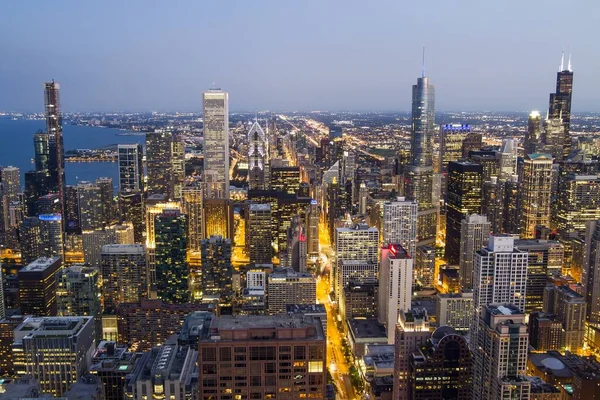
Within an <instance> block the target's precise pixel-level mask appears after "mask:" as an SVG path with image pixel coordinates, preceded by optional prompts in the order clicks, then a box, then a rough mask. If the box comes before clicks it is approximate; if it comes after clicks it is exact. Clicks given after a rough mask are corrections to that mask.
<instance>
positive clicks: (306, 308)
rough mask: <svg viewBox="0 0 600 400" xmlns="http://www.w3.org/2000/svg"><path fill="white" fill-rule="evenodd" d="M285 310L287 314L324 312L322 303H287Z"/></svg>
mask: <svg viewBox="0 0 600 400" xmlns="http://www.w3.org/2000/svg"><path fill="white" fill-rule="evenodd" d="M285 312H287V313H288V314H307V315H309V314H325V313H326V311H325V305H324V304H287V305H286V306H285Z"/></svg>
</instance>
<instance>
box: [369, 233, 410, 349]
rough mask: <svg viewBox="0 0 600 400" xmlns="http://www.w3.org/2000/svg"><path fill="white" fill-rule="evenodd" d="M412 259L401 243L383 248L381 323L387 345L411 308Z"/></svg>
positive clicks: (391, 341) (380, 295) (380, 283)
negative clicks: (397, 324)
mask: <svg viewBox="0 0 600 400" xmlns="http://www.w3.org/2000/svg"><path fill="white" fill-rule="evenodd" d="M413 261H414V260H413V259H412V258H411V257H410V255H409V254H408V253H407V252H406V250H405V249H404V248H403V247H402V245H401V244H398V243H390V244H388V245H386V246H384V247H382V248H381V268H380V269H379V301H378V305H377V308H378V312H379V316H378V317H379V322H381V323H382V324H384V325H385V326H386V328H387V337H388V344H393V343H394V334H395V332H396V323H397V322H398V317H399V316H400V313H401V312H407V311H408V310H410V309H411V298H412V285H413Z"/></svg>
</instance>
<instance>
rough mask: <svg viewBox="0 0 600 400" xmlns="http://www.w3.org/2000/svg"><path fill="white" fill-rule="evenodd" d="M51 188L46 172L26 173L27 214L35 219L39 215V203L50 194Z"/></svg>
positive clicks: (24, 193)
mask: <svg viewBox="0 0 600 400" xmlns="http://www.w3.org/2000/svg"><path fill="white" fill-rule="evenodd" d="M49 191H50V186H49V182H48V175H47V174H46V172H44V171H27V172H25V189H24V192H23V195H24V202H25V214H27V216H29V217H34V216H36V215H37V214H38V209H37V201H38V199H39V198H40V197H41V196H44V195H46V194H48V192H49Z"/></svg>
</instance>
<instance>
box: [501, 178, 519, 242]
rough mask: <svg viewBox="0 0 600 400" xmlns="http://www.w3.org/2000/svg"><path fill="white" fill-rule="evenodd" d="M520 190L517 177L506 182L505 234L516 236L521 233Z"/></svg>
mask: <svg viewBox="0 0 600 400" xmlns="http://www.w3.org/2000/svg"><path fill="white" fill-rule="evenodd" d="M520 188H521V184H520V183H519V182H518V177H517V175H513V176H512V177H511V179H510V180H507V181H506V182H504V233H508V234H513V235H515V234H519V232H520V231H521V208H520V206H521V199H520Z"/></svg>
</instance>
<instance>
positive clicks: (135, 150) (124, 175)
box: [117, 143, 144, 192]
mask: <svg viewBox="0 0 600 400" xmlns="http://www.w3.org/2000/svg"><path fill="white" fill-rule="evenodd" d="M117 153H118V161H119V191H121V192H122V191H127V190H143V178H144V165H143V164H142V157H143V151H142V145H141V144H140V143H136V144H119V145H118V146H117Z"/></svg>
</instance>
